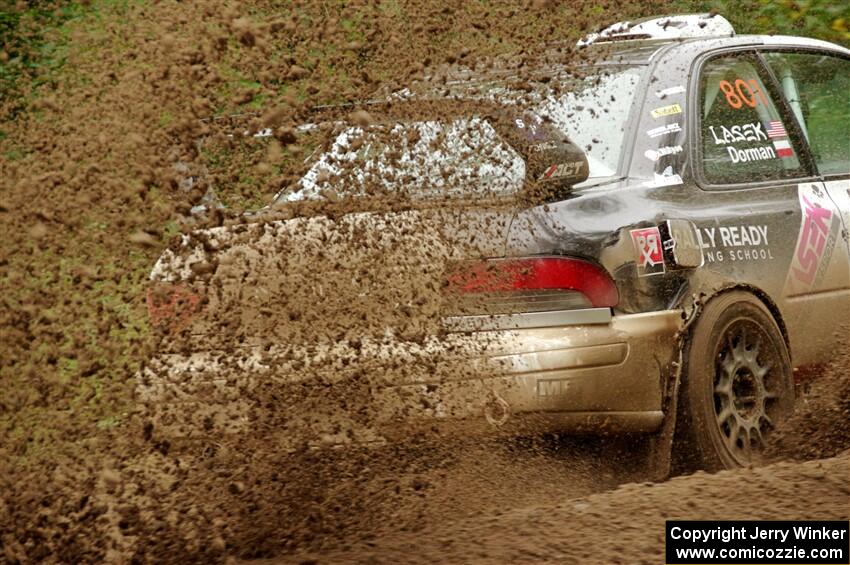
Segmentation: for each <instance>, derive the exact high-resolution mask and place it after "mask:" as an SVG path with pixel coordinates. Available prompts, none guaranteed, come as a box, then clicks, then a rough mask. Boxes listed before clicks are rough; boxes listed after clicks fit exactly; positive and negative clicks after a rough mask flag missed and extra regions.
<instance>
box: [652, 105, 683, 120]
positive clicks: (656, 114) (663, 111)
mask: <svg viewBox="0 0 850 565" xmlns="http://www.w3.org/2000/svg"><path fill="white" fill-rule="evenodd" d="M681 113H682V107H681V106H679V105H678V104H670V105H669V106H661V107H659V108H656V109H654V110H652V111H651V112H650V114H652V117H653V118H661V117H663V116H673V115H675V114H681Z"/></svg>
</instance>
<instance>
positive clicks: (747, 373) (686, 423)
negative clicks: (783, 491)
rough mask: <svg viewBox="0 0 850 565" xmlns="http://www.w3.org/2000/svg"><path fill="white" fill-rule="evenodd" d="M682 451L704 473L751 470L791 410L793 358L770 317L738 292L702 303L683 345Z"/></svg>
mask: <svg viewBox="0 0 850 565" xmlns="http://www.w3.org/2000/svg"><path fill="white" fill-rule="evenodd" d="M685 353H686V357H685V361H686V365H685V372H684V374H683V380H682V395H681V397H680V403H681V404H680V414H682V420H681V423H682V426H681V428H680V432H681V437H682V438H683V440H684V441H683V442H682V445H680V446H679V449H684V450H686V451H687V452H688V455H690V457H688V459H690V461H691V462H692V463H694V464H696V466H698V467H699V468H702V469H706V470H708V471H717V470H720V469H724V468H725V469H729V468H735V467H740V466H745V465H749V464H752V463H756V462H757V461H758V459H759V456H760V454H761V452H762V450H763V448H764V446H765V441H766V439H767V437H768V436H769V434H770V432H771V431H772V430H773V429H774V428H775V427H776V426H777V424H778V423H779V422H780V421H781V420H782V419H784V418H786V417H787V416H788V415H789V414H790V412H791V410H792V409H793V404H794V386H793V379H792V371H791V359H790V356H789V354H788V348H787V347H786V345H785V340H784V339H783V337H782V332H781V331H780V329H779V327H778V326H777V324H776V321H775V320H774V319H773V316H772V315H771V313H770V311H769V310H768V309H767V308H766V307H765V305H764V304H763V303H762V302H761V301H760V300H758V299H757V298H756V297H755V296H753V295H751V294H749V293H747V292H741V291H733V292H728V293H725V294H722V295H720V296H718V297H717V298H715V299H713V300H711V301H710V302H708V304H706V306H705V309H704V310H703V312H702V313H701V314H700V317H699V319H697V321H696V323H695V327H694V329H693V331H692V332H691V335H690V340H689V343H688V344H687V345H686V351H685Z"/></svg>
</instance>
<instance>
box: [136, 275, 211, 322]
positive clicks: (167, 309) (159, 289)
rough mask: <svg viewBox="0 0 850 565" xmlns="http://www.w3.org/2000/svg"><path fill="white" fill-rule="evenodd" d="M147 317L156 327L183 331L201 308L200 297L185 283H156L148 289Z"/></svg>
mask: <svg viewBox="0 0 850 565" xmlns="http://www.w3.org/2000/svg"><path fill="white" fill-rule="evenodd" d="M147 305H148V315H149V316H150V319H151V321H152V322H153V324H154V325H155V326H157V327H167V328H168V329H169V330H171V331H178V330H181V329H183V328H184V327H185V326H186V325H187V324H188V323H189V321H190V320H191V318H192V315H193V314H194V313H195V312H197V311H198V310H200V308H201V296H200V295H199V294H197V293H196V292H194V291H192V289H191V288H189V286H188V285H187V284H186V283H165V282H161V283H156V284H155V285H154V286H152V287H151V288H149V289H148V295H147Z"/></svg>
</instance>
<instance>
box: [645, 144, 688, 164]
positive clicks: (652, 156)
mask: <svg viewBox="0 0 850 565" xmlns="http://www.w3.org/2000/svg"><path fill="white" fill-rule="evenodd" d="M681 152H682V146H681V145H668V146H667V147H659V148H658V149H647V150H646V151H644V153H643V154H644V155H645V156H646V158H647V159H649V160H650V161H652V162H656V161H658V160H659V159H660V158H662V157H664V156H666V155H676V154H678V153H681Z"/></svg>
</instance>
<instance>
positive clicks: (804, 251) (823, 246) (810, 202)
mask: <svg viewBox="0 0 850 565" xmlns="http://www.w3.org/2000/svg"><path fill="white" fill-rule="evenodd" d="M798 197H799V199H800V209H801V211H802V215H803V218H802V223H801V225H800V233H799V235H798V236H797V245H796V247H795V249H794V256H793V257H792V258H791V268H790V269H789V270H788V276H787V278H786V279H785V294H787V295H794V294H804V293H806V292H809V291H811V290H813V289H815V288H817V286H818V284H819V283H820V282H821V280H822V279H823V277H824V274H825V273H826V270H827V268H828V267H829V260H830V258H831V257H832V252H833V250H834V249H835V243H836V240H837V239H838V233H839V231H840V223H841V220H840V219H839V218H838V216H837V215H836V214H835V213H834V212H833V209H832V202H831V201H830V199H829V197H828V196H827V195H826V193H825V192H824V191H823V190H822V189H821V188H820V187H818V186H817V185H813V184H809V185H800V188H799V190H798Z"/></svg>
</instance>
